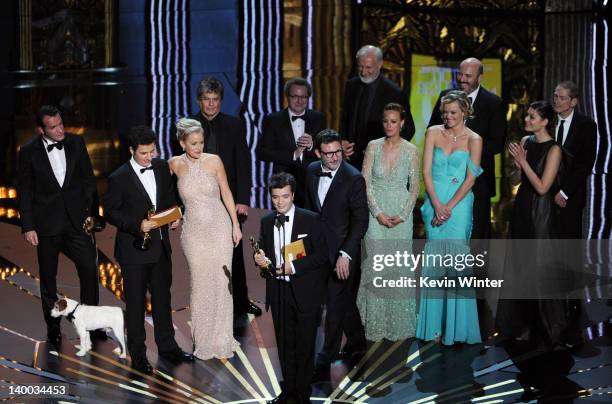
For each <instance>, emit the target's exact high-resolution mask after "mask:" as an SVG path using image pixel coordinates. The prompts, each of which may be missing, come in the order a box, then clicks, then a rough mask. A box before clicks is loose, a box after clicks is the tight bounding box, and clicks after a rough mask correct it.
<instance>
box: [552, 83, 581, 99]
mask: <svg viewBox="0 0 612 404" xmlns="http://www.w3.org/2000/svg"><path fill="white" fill-rule="evenodd" d="M557 87H561V88H564V89H566V90H567V92H568V94H569V96H570V98H572V99H573V98H578V95H579V93H580V89H579V88H578V85H577V84H576V83H574V82H573V81H570V80H565V81H562V82H561V83H559V84H557Z"/></svg>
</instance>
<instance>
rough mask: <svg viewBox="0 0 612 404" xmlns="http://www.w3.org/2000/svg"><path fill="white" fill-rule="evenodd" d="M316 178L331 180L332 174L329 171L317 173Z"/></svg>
mask: <svg viewBox="0 0 612 404" xmlns="http://www.w3.org/2000/svg"><path fill="white" fill-rule="evenodd" d="M316 176H317V177H327V178H331V177H332V173H331V172H330V171H319V172H318V173H316Z"/></svg>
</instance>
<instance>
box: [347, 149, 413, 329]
mask: <svg viewBox="0 0 612 404" xmlns="http://www.w3.org/2000/svg"><path fill="white" fill-rule="evenodd" d="M384 142H385V139H384V138H380V139H376V140H372V141H371V142H370V143H369V144H368V147H367V149H366V152H365V158H364V163H363V176H364V178H365V180H366V191H367V197H368V207H369V210H370V220H369V225H368V231H367V233H366V235H365V237H364V244H365V250H366V255H365V259H364V260H363V262H362V266H361V281H360V284H359V293H358V296H357V306H358V307H359V313H360V314H361V318H362V321H363V324H364V328H365V334H366V338H367V339H368V340H370V341H378V340H381V339H383V338H386V339H388V340H392V341H396V340H399V339H404V338H410V337H414V332H415V327H416V299H415V296H414V289H411V288H377V287H374V283H373V282H374V277H380V276H382V277H383V278H384V279H386V280H398V279H400V277H401V276H405V275H409V274H407V273H406V271H407V270H406V268H405V267H401V268H400V267H386V268H385V269H384V270H383V271H375V270H374V269H373V262H372V257H373V256H374V255H375V254H395V252H396V251H402V252H403V251H406V252H407V253H408V254H411V253H412V210H413V208H414V205H415V202H416V198H417V196H418V195H419V185H420V178H419V157H418V153H417V149H416V147H415V146H414V145H413V144H411V143H410V142H408V141H406V140H404V139H402V140H401V145H400V152H399V154H398V156H397V158H394V159H393V158H388V156H386V155H385V153H384V152H383V145H384ZM381 212H383V213H385V214H386V215H388V216H395V215H398V216H399V217H401V218H402V219H403V220H404V221H403V222H402V223H400V224H398V225H397V226H395V227H393V228H388V227H386V226H383V225H381V224H380V223H379V222H378V220H377V219H376V216H378V214H379V213H381Z"/></svg>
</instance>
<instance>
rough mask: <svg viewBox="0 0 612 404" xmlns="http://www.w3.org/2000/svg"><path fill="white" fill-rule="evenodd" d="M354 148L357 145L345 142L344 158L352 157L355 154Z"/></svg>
mask: <svg viewBox="0 0 612 404" xmlns="http://www.w3.org/2000/svg"><path fill="white" fill-rule="evenodd" d="M354 147H355V143H353V142H349V141H348V140H343V141H342V154H344V157H351V156H352V155H353V154H354V153H355V151H354V150H353V148H354Z"/></svg>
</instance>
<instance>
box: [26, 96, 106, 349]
mask: <svg viewBox="0 0 612 404" xmlns="http://www.w3.org/2000/svg"><path fill="white" fill-rule="evenodd" d="M36 130H37V132H38V134H39V136H37V137H35V138H34V139H32V140H30V141H29V142H28V143H26V144H25V145H23V146H22V147H21V149H20V151H19V174H18V180H17V181H18V183H17V195H18V198H19V214H20V217H21V228H22V231H23V235H24V237H25V239H26V241H27V242H28V243H30V244H32V245H33V246H36V251H37V254H38V266H39V275H40V297H41V302H42V309H43V314H44V317H45V322H46V323H47V340H48V341H49V342H51V343H52V344H54V345H56V346H59V344H60V343H61V340H62V334H61V330H60V318H53V317H51V309H52V308H53V305H54V303H55V301H56V300H57V284H56V277H57V262H58V257H59V253H60V252H62V253H64V254H65V255H66V256H68V258H70V259H71V260H72V261H73V262H74V263H75V265H76V269H77V273H78V275H79V283H80V288H81V292H80V296H81V303H84V304H87V305H94V306H95V305H97V304H98V265H97V252H96V244H95V240H94V238H93V236H92V235H89V234H87V233H86V232H85V230H84V227H83V224H84V222H85V220H86V219H87V218H92V217H94V216H96V215H97V209H98V206H97V201H98V196H97V191H96V181H95V177H94V174H93V169H92V167H91V161H90V160H89V155H88V154H87V148H86V147H85V142H84V141H83V138H82V137H80V136H75V135H72V134H69V133H65V132H64V124H63V122H62V117H61V115H60V112H59V110H58V109H57V108H56V107H54V106H50V105H44V106H42V107H41V108H40V109H39V110H38V112H37V114H36ZM94 204H96V206H94ZM98 334H102V335H103V333H98ZM98 334H95V333H94V334H93V336H94V337H95V336H96V335H98Z"/></svg>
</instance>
